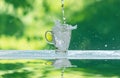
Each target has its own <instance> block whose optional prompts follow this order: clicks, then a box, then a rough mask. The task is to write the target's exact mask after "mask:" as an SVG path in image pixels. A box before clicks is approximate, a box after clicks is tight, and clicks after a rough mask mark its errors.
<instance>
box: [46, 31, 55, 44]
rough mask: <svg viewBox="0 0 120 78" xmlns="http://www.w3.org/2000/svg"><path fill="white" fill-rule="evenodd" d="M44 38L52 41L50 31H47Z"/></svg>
mask: <svg viewBox="0 0 120 78" xmlns="http://www.w3.org/2000/svg"><path fill="white" fill-rule="evenodd" d="M46 39H47V41H48V42H52V41H53V35H52V33H51V32H47V34H46Z"/></svg>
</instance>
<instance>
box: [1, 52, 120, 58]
mask: <svg viewBox="0 0 120 78" xmlns="http://www.w3.org/2000/svg"><path fill="white" fill-rule="evenodd" d="M57 58H68V59H120V50H68V52H67V53H66V54H64V53H56V52H55V51H54V50H0V59H57Z"/></svg>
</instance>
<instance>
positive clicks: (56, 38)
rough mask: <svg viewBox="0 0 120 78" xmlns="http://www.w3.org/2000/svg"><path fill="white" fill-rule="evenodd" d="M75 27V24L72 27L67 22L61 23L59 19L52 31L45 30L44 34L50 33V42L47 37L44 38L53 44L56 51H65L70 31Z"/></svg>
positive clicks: (68, 42)
mask: <svg viewBox="0 0 120 78" xmlns="http://www.w3.org/2000/svg"><path fill="white" fill-rule="evenodd" d="M76 28H77V26H74V27H73V26H71V25H68V24H61V23H60V21H56V22H55V26H54V27H53V29H52V31H48V32H46V35H47V33H50V32H51V33H52V37H53V40H52V41H51V42H50V41H49V40H48V39H47V37H46V40H47V41H48V42H49V43H51V44H54V45H55V47H56V52H66V51H67V50H68V47H69V44H70V39H71V31H72V30H73V29H76Z"/></svg>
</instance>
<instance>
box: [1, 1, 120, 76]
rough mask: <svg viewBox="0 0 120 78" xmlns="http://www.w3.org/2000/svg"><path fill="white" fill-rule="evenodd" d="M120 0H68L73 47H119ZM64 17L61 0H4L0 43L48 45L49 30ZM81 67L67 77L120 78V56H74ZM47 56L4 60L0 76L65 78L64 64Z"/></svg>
mask: <svg viewBox="0 0 120 78" xmlns="http://www.w3.org/2000/svg"><path fill="white" fill-rule="evenodd" d="M119 7H120V0H65V17H66V21H67V23H68V24H72V25H76V24H77V25H78V28H77V29H76V30H74V31H73V32H72V39H71V43H70V47H69V49H71V50H119V49H120V31H119V29H120V24H119V22H120V10H119ZM57 19H59V20H62V12H61V1H60V0H0V49H1V50H45V49H47V50H48V49H54V46H52V45H49V44H47V42H46V40H45V38H44V34H45V32H46V31H47V30H51V29H52V27H53V26H54V21H55V20H57ZM71 61H72V63H73V64H76V65H77V66H78V67H79V68H69V69H67V70H66V73H65V78H69V77H72V76H73V78H120V71H119V70H120V67H119V66H120V61H119V60H99V61H98V60H71ZM46 62H48V61H45V60H1V61H0V78H60V70H55V69H54V68H53V67H52V66H51V65H46V64H45V63H46Z"/></svg>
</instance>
